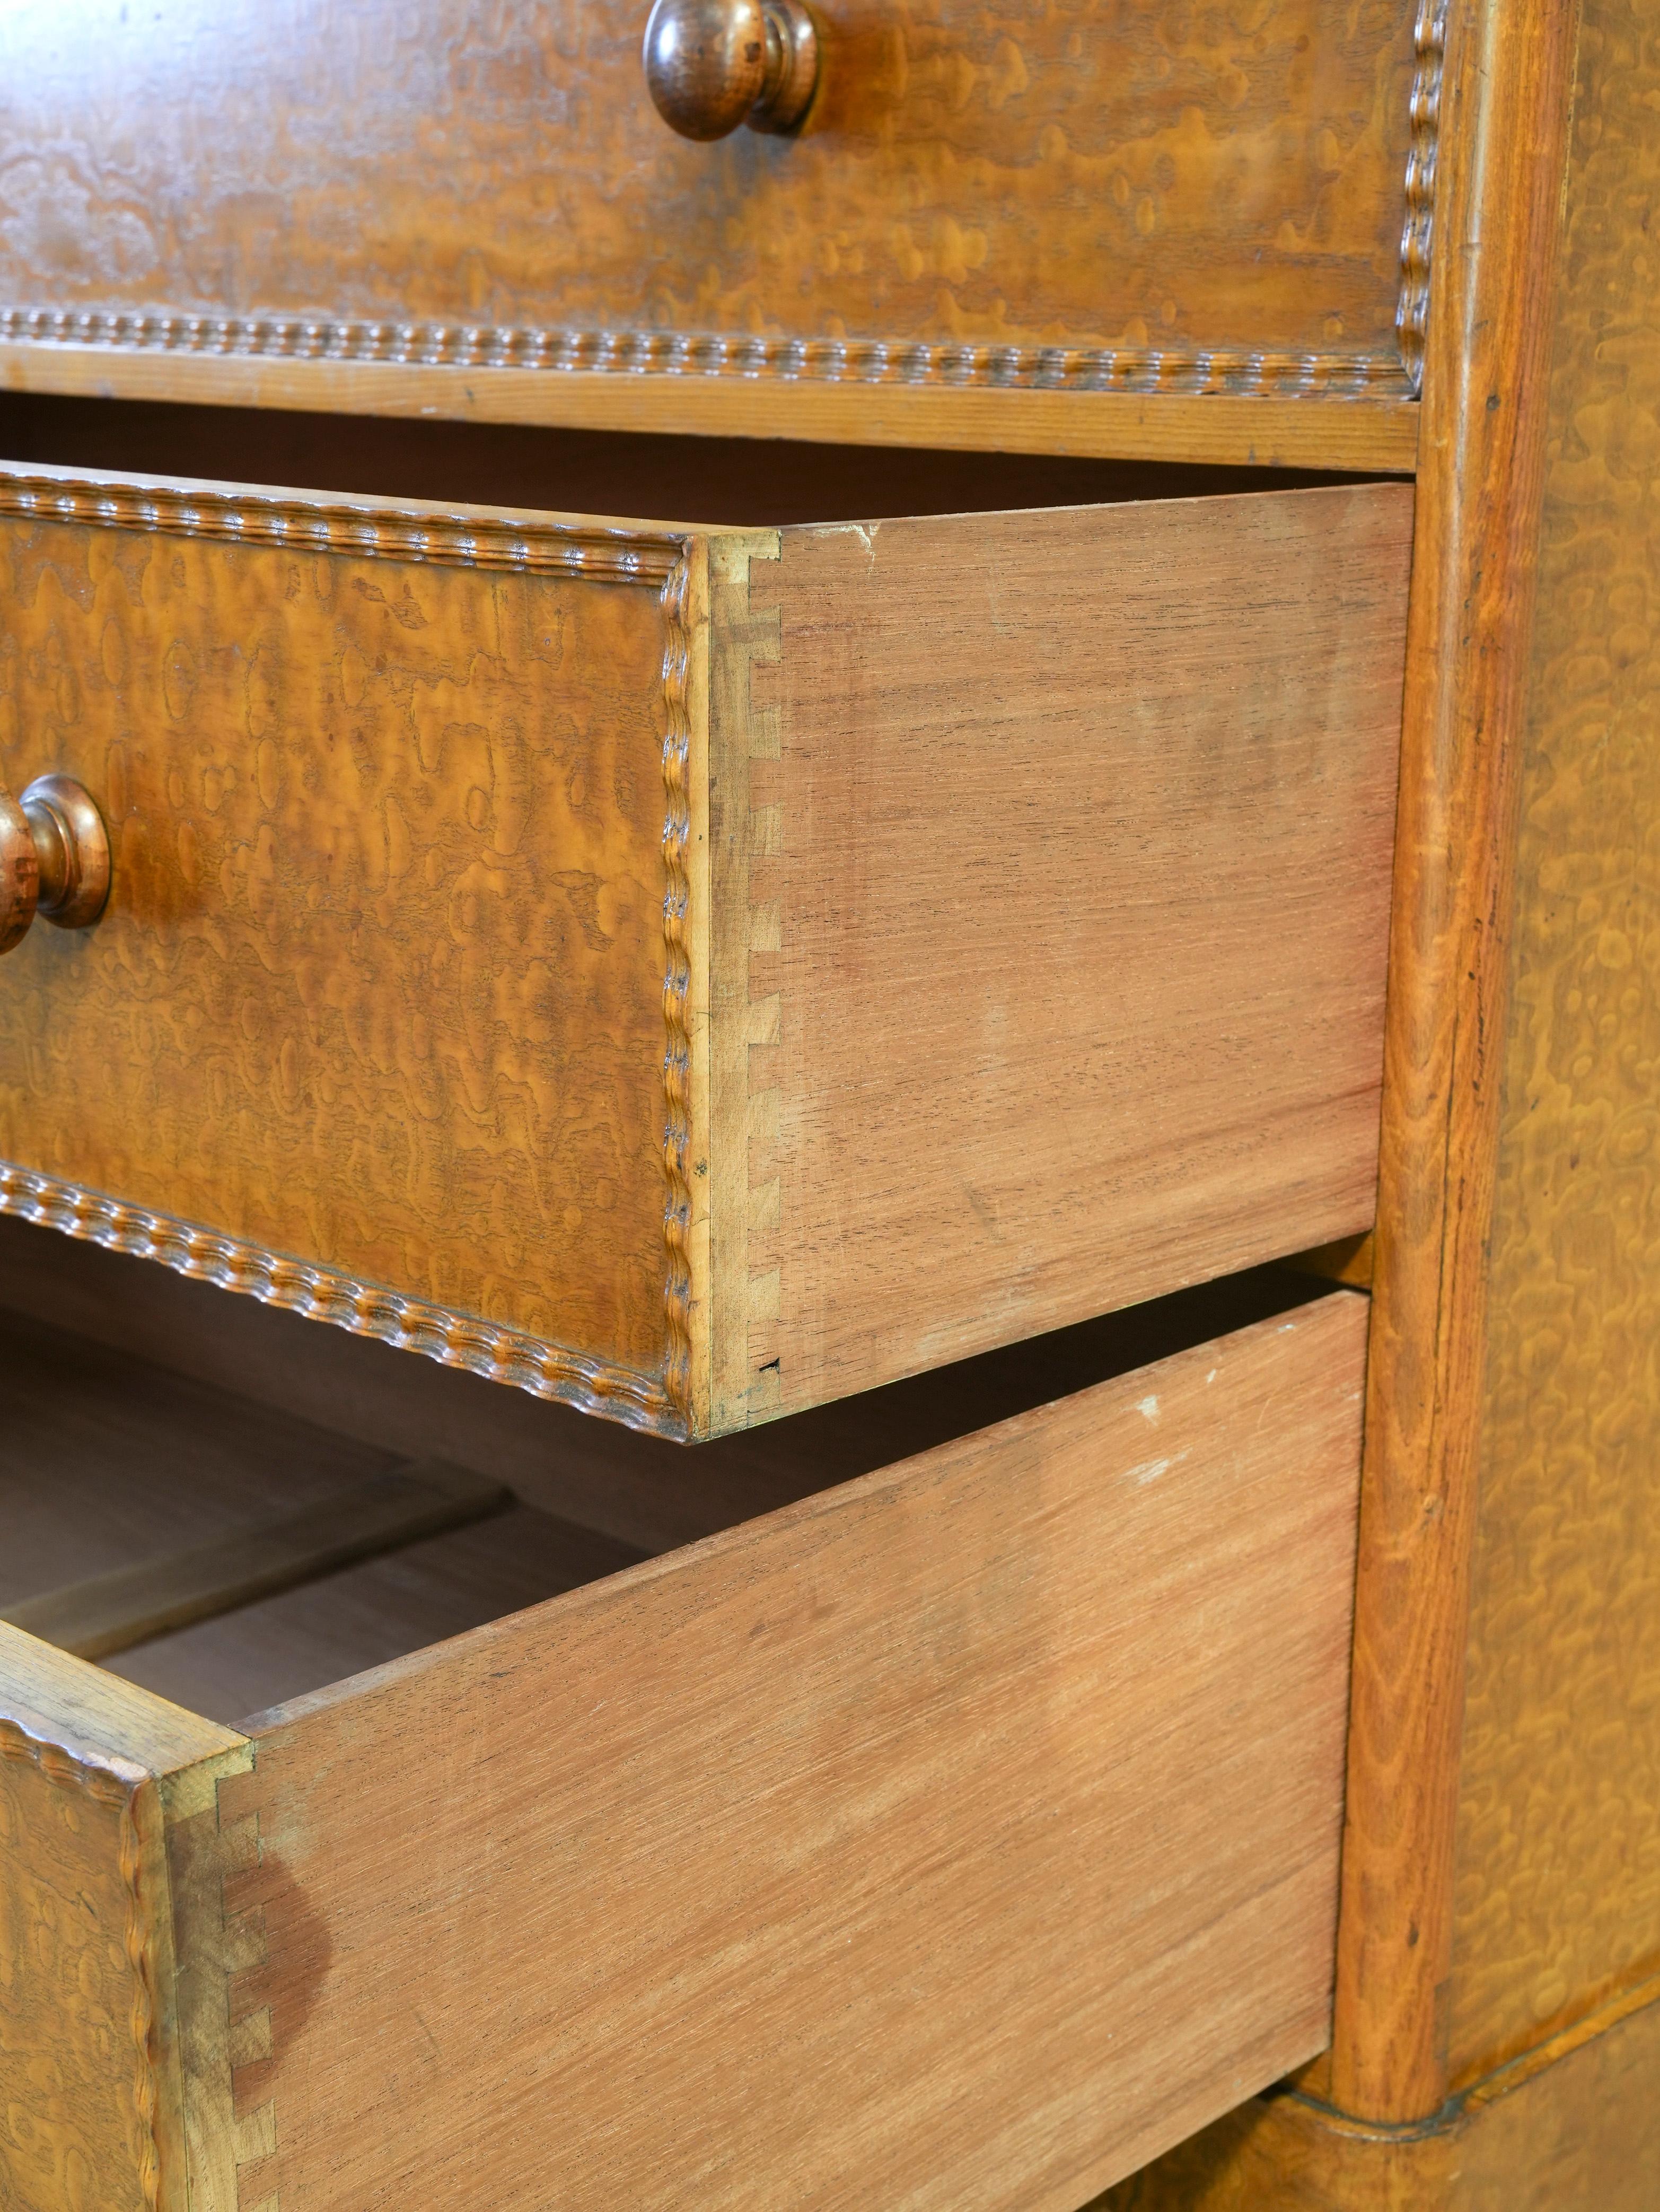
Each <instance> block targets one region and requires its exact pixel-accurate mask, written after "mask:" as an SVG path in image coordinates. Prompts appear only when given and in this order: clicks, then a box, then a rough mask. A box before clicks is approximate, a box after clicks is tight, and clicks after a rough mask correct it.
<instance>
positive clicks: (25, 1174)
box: [0, 1162, 685, 1437]
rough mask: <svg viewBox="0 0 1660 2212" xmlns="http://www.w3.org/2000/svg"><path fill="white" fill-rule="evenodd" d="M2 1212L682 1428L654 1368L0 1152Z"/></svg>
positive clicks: (548, 1392) (636, 1419)
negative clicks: (488, 1317) (469, 1311)
mask: <svg viewBox="0 0 1660 2212" xmlns="http://www.w3.org/2000/svg"><path fill="white" fill-rule="evenodd" d="M0 1213H9V1214H14V1215H16V1216H18V1217H19V1218H21V1219H23V1220H25V1221H33V1222H37V1223H39V1225H41V1226H42V1227H45V1228H48V1229H57V1230H59V1231H62V1232H63V1233H64V1235H66V1236H69V1237H82V1238H84V1239H85V1240H86V1241H87V1242H88V1243H94V1244H101V1245H103V1246H104V1247H105V1248H106V1249H107V1250H109V1251H112V1252H128V1253H131V1254H133V1255H136V1256H137V1257H138V1258H140V1259H145V1260H157V1261H161V1265H162V1266H163V1267H171V1268H172V1269H173V1273H175V1274H179V1275H188V1276H189V1277H191V1279H192V1280H194V1281H197V1282H206V1283H215V1284H217V1285H218V1286H219V1287H220V1289H221V1290H227V1291H242V1292H244V1293H245V1295H246V1296H248V1297H255V1298H257V1299H259V1300H260V1301H261V1303H262V1304H265V1305H271V1306H281V1307H282V1308H284V1309H285V1310H287V1311H288V1312H290V1313H297V1314H300V1315H301V1316H303V1317H304V1318H305V1319H306V1320H307V1321H326V1322H333V1323H334V1324H335V1326H336V1328H344V1329H348V1330H350V1332H351V1333H352V1334H354V1336H373V1337H375V1338H377V1339H379V1341H380V1342H381V1343H383V1344H391V1345H395V1346H397V1348H398V1349H399V1350H400V1351H404V1352H422V1353H424V1354H425V1355H426V1357H427V1358H428V1359H435V1360H437V1361H438V1362H439V1364H440V1365H441V1366H445V1367H463V1368H465V1369H466V1370H467V1371H468V1372H469V1373H470V1374H473V1375H482V1376H485V1377H487V1378H488V1380H489V1381H491V1382H493V1383H512V1384H513V1385H514V1386H515V1388H517V1389H520V1390H528V1391H530V1394H531V1395H533V1396H534V1397H538V1398H557V1399H560V1400H561V1401H563V1402H564V1403H565V1404H566V1405H569V1406H575V1407H578V1408H579V1410H581V1411H582V1412H584V1413H605V1414H608V1415H609V1417H610V1418H611V1419H613V1420H620V1421H621V1422H623V1423H625V1424H626V1425H627V1426H628V1427H630V1428H636V1429H647V1430H650V1431H651V1432H652V1433H653V1434H655V1435H658V1436H669V1437H681V1436H683V1435H684V1433H685V1418H684V1413H683V1410H682V1407H681V1406H680V1405H679V1404H677V1403H676V1400H675V1399H674V1397H673V1396H672V1395H671V1393H670V1391H669V1387H668V1384H667V1383H666V1382H665V1381H664V1380H663V1378H661V1377H659V1376H649V1375H641V1374H637V1373H636V1372H635V1371H634V1370H633V1369H632V1368H626V1367H615V1366H613V1365H611V1364H609V1362H607V1361H605V1360H601V1359H592V1358H589V1357H587V1356H586V1355H585V1353H582V1352H570V1351H567V1350H566V1348H565V1347H564V1346H562V1345H556V1344H548V1343H544V1342H543V1341H542V1339H541V1338H540V1337H535V1336H531V1335H530V1334H527V1333H526V1332H525V1331H524V1330H522V1329H516V1328H507V1327H506V1326H503V1325H501V1324H499V1323H496V1322H485V1321H478V1320H475V1319H472V1318H470V1317H469V1316H466V1315H464V1314H457V1313H452V1312H451V1311H450V1310H449V1309H448V1308H447V1307H445V1306H438V1305H430V1304H427V1303H426V1302H425V1301H424V1300H422V1299H420V1298H408V1297H403V1296H402V1295H401V1293H399V1292H398V1291H389V1290H386V1289H385V1288H384V1287H383V1286H382V1285H379V1284H376V1283H363V1282H359V1281H357V1280H356V1279H354V1278H353V1277H352V1276H350V1275H347V1274H344V1273H341V1272H340V1271H339V1270H338V1269H336V1268H334V1267H320V1266H314V1265H312V1263H311V1262H309V1261H303V1260H294V1259H288V1258H285V1257H283V1256H282V1255H279V1254H276V1253H273V1252H268V1251H265V1250H264V1249H263V1248H262V1247H261V1246H259V1245H257V1244H249V1243H244V1242H243V1241H242V1239H241V1238H239V1237H223V1236H220V1235H218V1234H217V1233H216V1232H215V1231H213V1230H210V1229H203V1228H199V1227H197V1225H194V1224H193V1223H191V1222H188V1221H179V1220H176V1219H174V1218H173V1216H172V1215H171V1214H166V1213H151V1212H147V1211H146V1210H145V1209H144V1208H143V1207H142V1206H125V1205H123V1204H122V1203H121V1201H120V1200H118V1199H113V1198H106V1197H105V1196H104V1195H103V1194H102V1193H101V1192H99V1191H92V1190H83V1189H82V1188H80V1187H79V1186H78V1185H76V1184H75V1183H70V1182H62V1181H60V1180H59V1179H58V1177H57V1176H48V1175H40V1174H38V1173H37V1172H36V1171H35V1170H33V1169H32V1168H21V1167H17V1166H15V1165H13V1164H10V1163H9V1162H8V1163H0Z"/></svg>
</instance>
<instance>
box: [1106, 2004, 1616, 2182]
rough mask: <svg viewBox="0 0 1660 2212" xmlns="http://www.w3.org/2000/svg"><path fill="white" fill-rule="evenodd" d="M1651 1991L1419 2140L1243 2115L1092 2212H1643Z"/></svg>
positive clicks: (1275, 2109) (1271, 2104)
mask: <svg viewBox="0 0 1660 2212" xmlns="http://www.w3.org/2000/svg"><path fill="white" fill-rule="evenodd" d="M1657 1996H1660V1991H1657V1989H1656V1987H1655V1985H1654V1984H1647V1985H1646V1986H1645V1988H1644V1989H1643V1990H1637V1991H1633V1993H1632V1999H1631V2000H1630V2001H1628V2002H1626V2003H1624V2004H1622V2005H1621V2006H1620V2007H1618V2008H1611V2009H1610V2010H1609V2011H1608V2012H1606V2013H1604V2014H1602V2015H1594V2016H1593V2017H1592V2018H1591V2019H1590V2021H1586V2022H1585V2023H1584V2031H1582V2032H1578V2033H1575V2034H1574V2035H1572V2036H1571V2037H1563V2038H1560V2039H1556V2040H1555V2041H1554V2042H1553V2043H1551V2044H1549V2045H1544V2046H1542V2049H1541V2050H1540V2051H1539V2052H1538V2053H1537V2054H1536V2057H1533V2058H1531V2059H1530V2061H1529V2062H1528V2063H1525V2064H1521V2065H1516V2066H1510V2067H1506V2068H1503V2069H1500V2070H1499V2072H1498V2073H1497V2074H1494V2075H1489V2076H1487V2078H1485V2079H1484V2080H1483V2081H1481V2082H1480V2083H1479V2084H1477V2085H1475V2087H1472V2088H1470V2089H1469V2091H1468V2092H1467V2093H1466V2094H1465V2095H1463V2097H1461V2098H1459V2099H1458V2100H1457V2102H1456V2103H1455V2104H1454V2105H1453V2106H1451V2107H1450V2108H1449V2109H1448V2110H1447V2111H1446V2112H1444V2113H1443V2114H1442V2115H1441V2116H1440V2117H1439V2118H1438V2119H1437V2120H1436V2121H1434V2122H1433V2123H1429V2124H1426V2125H1424V2126H1422V2127H1420V2128H1404V2129H1399V2130H1379V2129H1372V2128H1366V2127H1364V2126H1361V2125H1360V2124H1356V2123H1354V2122H1353V2121H1346V2120H1344V2119H1343V2118H1341V2117H1340V2116H1339V2115H1338V2114H1336V2113H1334V2112H1330V2111H1329V2110H1327V2109H1325V2108H1324V2107H1322V2106H1318V2105H1316V2104H1313V2103H1312V2102H1310V2101H1309V2100H1306V2099H1305V2098H1302V2097H1298V2096H1279V2097H1271V2098H1266V2099H1258V2100H1252V2102H1251V2103H1250V2104H1247V2105H1244V2106H1240V2107H1239V2110H1238V2111H1237V2112H1231V2113H1229V2114H1228V2116H1227V2118H1225V2119H1223V2120H1220V2121H1218V2122H1217V2123H1216V2124H1215V2126H1214V2127H1211V2128H1207V2129H1205V2130H1203V2131H1202V2132H1201V2133H1200V2134H1198V2135H1197V2136H1193V2137H1192V2138H1191V2140H1190V2141H1189V2142H1185V2143H1184V2144H1183V2145H1181V2147H1180V2148H1178V2149H1177V2150H1174V2151H1172V2152H1171V2153H1169V2154H1167V2155H1166V2157H1164V2158H1161V2159H1159V2160H1156V2161H1155V2162H1154V2164H1153V2165H1152V2166H1148V2168H1147V2169H1146V2170H1145V2171H1144V2172H1142V2173H1139V2174H1137V2175H1136V2176H1135V2177H1134V2178H1133V2179H1131V2180H1129V2181H1126V2182H1123V2183H1121V2184H1119V2185H1118V2187H1116V2188H1114V2189H1111V2190H1109V2191H1107V2192H1106V2195H1105V2196H1104V2197H1100V2198H1098V2199H1097V2200H1096V2202H1095V2203H1094V2205H1092V2206H1091V2207H1089V2208H1088V2212H1261V2208H1263V2207H1264V2206H1267V2205H1272V2206H1273V2207H1274V2208H1275V2212H1650V2207H1651V2205H1652V2203H1653V2201H1654V2177H1655V2174H1656V2172H1660V2100H1657V2099H1656V2098H1655V2095H1654V2076H1655V2069H1656V2068H1657V2066H1660V2002H1657Z"/></svg>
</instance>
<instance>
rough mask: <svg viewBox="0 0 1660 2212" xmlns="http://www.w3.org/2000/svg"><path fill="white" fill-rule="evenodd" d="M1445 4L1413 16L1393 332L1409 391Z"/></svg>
mask: <svg viewBox="0 0 1660 2212" xmlns="http://www.w3.org/2000/svg"><path fill="white" fill-rule="evenodd" d="M1448 4H1449V0H1419V8H1418V20H1417V22H1416V23H1415V26H1414V28H1413V47H1414V51H1415V53H1416V56H1417V68H1416V70H1415V73H1414V76H1413V80H1412V104H1411V114H1412V143H1411V146H1410V148H1409V151H1408V154H1407V217H1406V228H1404V230H1403V232H1402V234H1401V299H1400V305H1399V307H1397V309H1396V316H1395V336H1396V343H1397V344H1398V345H1399V347H1400V349H1401V360H1402V362H1403V365H1404V367H1405V369H1406V373H1407V375H1408V377H1409V380H1410V381H1411V385H1412V389H1413V390H1414V392H1419V391H1421V390H1422V388H1423V381H1424V333H1425V330H1426V328H1427V325H1428V321H1429V272H1430V259H1431V254H1432V251H1433V246H1434V242H1435V170H1436V161H1437V154H1438V149H1439V143H1440V131H1441V76H1442V70H1443V68H1444V65H1445V59H1446V44H1447V8H1448Z"/></svg>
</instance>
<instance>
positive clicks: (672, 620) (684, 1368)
mask: <svg viewBox="0 0 1660 2212" xmlns="http://www.w3.org/2000/svg"><path fill="white" fill-rule="evenodd" d="M690 588H691V565H690V563H689V562H688V561H686V560H684V559H682V561H681V562H680V563H679V565H678V567H677V568H676V570H675V572H674V574H672V575H671V576H670V577H669V580H668V581H667V582H666V583H665V584H664V585H663V593H662V599H661V601H660V604H661V606H662V609H663V627H664V632H665V635H664V640H663V708H664V726H663V797H664V800H665V806H664V811H663V872H664V874H665V877H666V878H667V882H666V887H665V889H664V891H663V947H664V951H665V952H666V954H667V966H666V969H665V970H664V974H663V1028H664V1030H665V1032H666V1037H665V1042H664V1047H663V1107H664V1121H663V1181H664V1183H665V1186H666V1188H665V1192H664V1197H663V1246H664V1249H666V1251H667V1253H668V1255H669V1279H668V1282H667V1285H666V1286H665V1288H664V1292H663V1304H664V1308H665V1312H666V1316H667V1319H668V1324H669V1357H668V1360H667V1362H666V1364H665V1368H664V1373H663V1387H664V1389H666V1391H667V1392H668V1395H669V1401H670V1402H671V1404H673V1405H674V1407H676V1410H677V1412H678V1413H679V1414H680V1417H681V1419H682V1423H683V1424H684V1425H686V1426H687V1427H688V1429H689V1427H690V1425H691V1414H692V1261H691V1242H690V1239H691V1223H692V1189H691V1184H690V1182H689V1181H688V1175H687V1163H688V1148H689V1146H690V1145H691V1141H692V1126H691V1117H692V1038H691V1032H690V1030H688V1026H687V1020H686V1015H687V1000H688V993H689V991H690V989H691V983H692V963H691V948H690V945H689V942H688V927H689V925H690V921H691V903H692V886H691V878H690V877H689V876H688V873H687V868H686V855H687V848H688V844H689V842H690V841H691V836H692V813H691V795H690V792H689V790H688V782H687V774H688V764H689V761H690V756H691V720H690V714H689V712H688V707H689V702H688V682H689V679H690V673H691V660H692V646H691V638H690V635H689V634H688V629H687V624H686V607H687V599H688V592H689V591H690Z"/></svg>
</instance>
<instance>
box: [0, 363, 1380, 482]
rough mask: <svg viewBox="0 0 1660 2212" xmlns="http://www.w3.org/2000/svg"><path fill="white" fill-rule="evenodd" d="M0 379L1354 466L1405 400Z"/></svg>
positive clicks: (903, 442)
mask: <svg viewBox="0 0 1660 2212" xmlns="http://www.w3.org/2000/svg"><path fill="white" fill-rule="evenodd" d="M0 391H6V392H58V393H64V394H67V395H79V396H81V397H83V398H92V399H133V400H178V401H191V400H194V401H199V402H206V403H209V404H214V405H218V406H236V407H264V408H288V409H296V410H300V409H303V410H309V411H312V412H319V411H320V412H322V413H324V414H333V413H336V412H342V413H352V414H356V415H359V416H392V417H400V416H401V417H403V418H405V419H409V418H415V419H416V420H429V419H431V418H432V417H433V416H452V417H454V418H455V419H457V421H463V422H494V423H540V424H548V423H566V424H573V425H575V426H577V427H579V428H585V429H588V430H592V431H612V432H615V431H633V432H643V431H651V432H664V433H675V434H678V435H684V436H688V437H699V438H748V439H764V440H767V441H772V440H778V439H789V440H809V441H810V440H816V441H820V442H821V443H827V444H830V445H833V446H845V445H850V444H857V445H865V446H872V445H875V446H903V447H929V448H931V449H941V450H945V451H956V452H982V453H983V452H985V451H987V450H991V451H994V452H997V453H1047V454H1061V453H1064V454H1073V455H1077V456H1100V455H1106V456H1128V457H1130V458H1132V459H1146V460H1155V461H1169V462H1205V463H1216V464H1221V465H1226V466H1230V467H1231V466H1236V465H1247V466H1253V467H1258V468H1303V469H1346V470H1356V471H1390V470H1401V471H1409V470H1410V469H1411V468H1412V466H1413V464H1414V462H1415V459H1416V457H1417V452H1418V418H1419V411H1420V410H1419V408H1418V404H1417V402H1416V400H1415V399H1413V398H1407V397H1406V396H1405V395H1403V394H1395V395H1390V394H1388V393H1385V392H1378V393H1374V394H1372V395H1371V396H1369V397H1365V398H1358V397H1357V398H1324V399H1317V398H1310V397H1307V396H1304V397H1301V398H1257V397H1253V396H1250V395H1241V394H1237V393H1232V392H1203V393H1195V392H1179V391H1178V392H1166V391H1159V392H1151V393H1148V392H1075V391H1062V392H1051V391H1044V390H1040V389H1035V388H1033V387H1030V386H1013V387H1010V388H1007V389H1005V388H1002V387H998V388H996V389H993V388H991V387H987V386H973V385H966V386H955V385H912V384H904V383H896V382H885V383H859V382H850V383H838V384H832V383H809V382H796V381H792V380H790V379H787V378H784V377H779V378H776V379H774V380H771V381H770V382H769V381H766V380H754V379H752V378H749V377H747V376H674V375H671V376H654V375H650V374H639V375H630V376H619V375H615V374H605V373H601V372H595V371H590V370H582V369H570V370H566V371H562V372H561V373H560V374H558V375H549V374H548V372H547V371H546V370H544V369H539V368H445V367H443V366H441V365H439V366H432V365H425V366H415V365H413V364H408V365H405V364H397V363H388V362H356V361H333V360H324V361H289V360H286V359H284V360H276V361H273V360H270V359H269V358H267V357H266V356H261V355H252V356H249V355H234V354H228V355H227V354H221V353H218V352H203V353H183V354H181V353H147V352H145V351H144V350H142V348H136V347H133V346H122V345H81V344H76V343H71V342H69V341H65V340H62V339H57V338H54V339H52V340H51V341H49V342H48V341H35V340H21V341H11V342H8V341H5V340H0ZM53 458H57V457H56V456H54V457H53ZM701 511H702V510H699V512H701Z"/></svg>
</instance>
